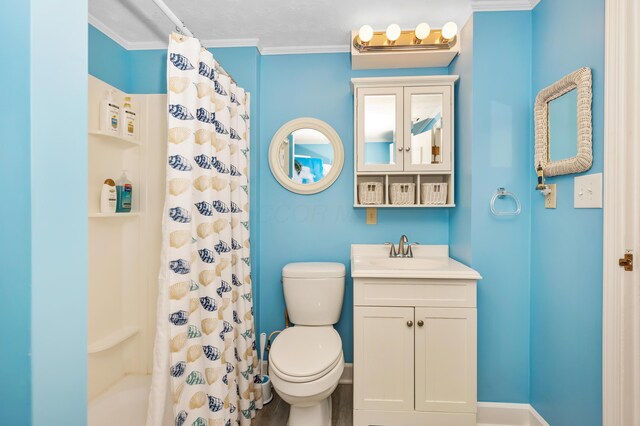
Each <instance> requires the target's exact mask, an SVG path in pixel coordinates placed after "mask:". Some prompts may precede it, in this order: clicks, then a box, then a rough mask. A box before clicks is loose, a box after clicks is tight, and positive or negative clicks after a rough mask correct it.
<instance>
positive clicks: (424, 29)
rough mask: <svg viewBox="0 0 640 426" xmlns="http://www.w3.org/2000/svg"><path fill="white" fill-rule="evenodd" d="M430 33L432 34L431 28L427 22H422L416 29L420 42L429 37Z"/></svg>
mask: <svg viewBox="0 0 640 426" xmlns="http://www.w3.org/2000/svg"><path fill="white" fill-rule="evenodd" d="M429 33H431V27H430V26H429V24H427V23H426V22H422V23H420V24H418V26H417V27H416V38H417V39H418V40H421V41H422V40H424V39H425V38H427V37H429Z"/></svg>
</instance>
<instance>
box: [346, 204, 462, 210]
mask: <svg viewBox="0 0 640 426" xmlns="http://www.w3.org/2000/svg"><path fill="white" fill-rule="evenodd" d="M455 206H456V205H455V204H354V205H353V207H356V208H367V209H368V208H372V209H384V208H392V209H398V208H405V209H407V208H408V209H410V208H424V207H435V208H438V207H439V208H446V207H455Z"/></svg>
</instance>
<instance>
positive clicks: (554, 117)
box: [533, 67, 593, 176]
mask: <svg viewBox="0 0 640 426" xmlns="http://www.w3.org/2000/svg"><path fill="white" fill-rule="evenodd" d="M592 96H593V95H592V77H591V69H590V68H586V67H585V68H580V69H579V70H577V71H574V72H572V73H571V74H569V75H567V76H565V77H564V78H562V79H561V80H559V81H557V82H555V83H554V84H552V85H551V86H549V87H547V88H545V89H543V90H541V91H540V92H539V93H538V96H537V97H536V103H535V107H534V118H535V163H534V165H533V166H534V168H537V167H538V166H539V165H540V166H542V170H543V172H544V175H545V176H558V175H566V174H571V173H581V172H585V171H587V170H589V169H590V168H591V164H592V163H593V152H592V119H591V100H592Z"/></svg>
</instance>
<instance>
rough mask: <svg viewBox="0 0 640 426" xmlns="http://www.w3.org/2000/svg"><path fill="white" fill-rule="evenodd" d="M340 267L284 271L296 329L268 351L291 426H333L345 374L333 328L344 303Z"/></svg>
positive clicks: (302, 267)
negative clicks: (336, 398)
mask: <svg viewBox="0 0 640 426" xmlns="http://www.w3.org/2000/svg"><path fill="white" fill-rule="evenodd" d="M344 277H345V267H344V265H343V264H341V263H324V262H308V263H290V264H288V265H286V266H285V267H284V268H283V269H282V285H283V289H284V299H285V303H286V305H287V311H288V313H289V319H290V320H291V322H292V323H293V324H295V325H294V326H293V327H288V328H286V329H284V330H283V331H282V332H281V333H280V334H279V335H278V336H277V337H276V339H275V341H274V342H273V343H272V345H271V349H270V351H269V374H270V376H271V382H272V383H273V388H274V389H275V390H276V392H277V393H278V395H280V397H281V398H282V399H283V400H284V401H285V402H287V403H288V404H289V405H291V409H290V411H289V422H288V426H330V425H331V394H332V393H333V391H334V390H335V388H336V387H337V386H338V381H339V380H340V376H341V375H342V371H343V370H344V355H343V353H342V340H341V339H340V335H339V334H338V332H337V331H336V330H335V329H334V328H333V324H335V323H337V322H338V319H339V318H340V311H341V310H342V301H343V299H344Z"/></svg>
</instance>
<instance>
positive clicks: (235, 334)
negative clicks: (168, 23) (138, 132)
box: [150, 34, 262, 426]
mask: <svg viewBox="0 0 640 426" xmlns="http://www.w3.org/2000/svg"><path fill="white" fill-rule="evenodd" d="M167 59H168V61H167V79H168V122H169V131H168V144H167V145H168V152H167V187H166V201H165V212H164V218H163V256H162V257H163V259H162V264H161V268H163V270H162V271H161V274H160V276H161V279H160V286H161V289H160V297H164V299H166V300H162V301H160V302H159V309H158V312H159V315H160V316H162V309H161V308H160V306H165V307H166V309H165V316H164V317H159V318H158V321H159V322H160V321H164V322H166V323H165V324H163V326H165V327H168V333H166V334H167V335H166V338H164V341H161V340H162V339H161V338H160V337H161V335H162V333H161V331H160V328H161V327H159V329H158V330H159V331H158V336H157V337H156V355H158V351H159V350H162V349H163V348H167V347H168V349H165V350H168V351H169V354H168V356H165V359H168V364H169V365H166V366H160V367H159V368H166V369H167V370H168V371H167V372H166V373H168V376H169V381H170V383H171V393H170V394H171V399H172V401H173V404H174V405H173V413H174V418H173V419H172V422H171V423H172V424H175V425H176V426H182V425H186V426H192V425H206V426H226V425H236V424H239V425H250V424H251V419H252V417H254V415H255V410H256V409H258V408H261V406H262V402H261V401H262V399H261V387H260V385H259V383H260V378H259V369H258V357H257V354H256V347H255V329H254V317H253V305H252V287H251V285H252V284H251V273H250V271H251V268H250V265H251V261H250V256H249V179H248V178H249V144H248V140H249V139H248V137H249V116H248V112H249V95H248V94H247V93H245V91H244V89H242V88H240V87H238V86H237V85H236V84H235V83H233V82H232V81H231V79H230V78H229V77H228V76H227V75H224V74H222V73H220V72H218V64H217V62H216V61H215V59H214V58H213V56H212V55H211V53H210V52H209V51H207V50H205V49H203V48H202V47H201V45H200V42H199V41H198V40H197V39H195V38H190V37H184V36H181V35H178V34H173V35H172V36H171V38H170V43H169V52H168V58H167ZM167 324H168V325H167ZM165 329H166V328H165ZM159 359H163V358H162V357H161V356H157V358H156V371H157V368H158V366H157V364H158V360H159ZM156 371H154V376H155V375H156ZM158 375H159V376H161V375H162V374H158ZM165 377H166V376H165ZM154 381H156V378H155V377H154ZM152 393H153V392H152ZM152 396H153V395H152ZM150 415H151V414H150Z"/></svg>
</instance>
